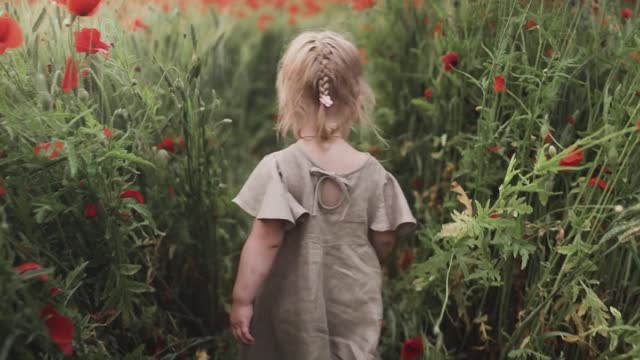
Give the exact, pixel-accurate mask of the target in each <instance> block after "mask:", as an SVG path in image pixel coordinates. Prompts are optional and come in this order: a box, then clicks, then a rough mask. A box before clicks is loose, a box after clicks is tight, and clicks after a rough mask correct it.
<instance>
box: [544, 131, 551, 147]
mask: <svg viewBox="0 0 640 360" xmlns="http://www.w3.org/2000/svg"><path fill="white" fill-rule="evenodd" d="M544 142H545V143H547V144H553V131H551V130H549V131H547V133H546V134H545V135H544Z"/></svg>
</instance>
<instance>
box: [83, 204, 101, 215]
mask: <svg viewBox="0 0 640 360" xmlns="http://www.w3.org/2000/svg"><path fill="white" fill-rule="evenodd" d="M96 216H98V205H96V204H93V203H86V204H84V217H85V218H87V219H93V218H95V217H96Z"/></svg>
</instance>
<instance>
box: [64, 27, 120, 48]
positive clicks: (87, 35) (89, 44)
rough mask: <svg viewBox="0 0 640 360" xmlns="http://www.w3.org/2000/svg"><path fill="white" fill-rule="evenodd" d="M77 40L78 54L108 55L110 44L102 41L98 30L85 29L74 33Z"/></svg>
mask: <svg viewBox="0 0 640 360" xmlns="http://www.w3.org/2000/svg"><path fill="white" fill-rule="evenodd" d="M73 36H74V37H75V40H76V52H79V53H87V54H95V53H97V52H98V51H100V52H103V53H105V54H108V53H109V51H108V49H109V48H110V47H111V45H110V44H107V43H106V42H104V41H102V40H100V36H101V35H100V31H98V29H90V28H83V29H80V31H76V32H74V33H73Z"/></svg>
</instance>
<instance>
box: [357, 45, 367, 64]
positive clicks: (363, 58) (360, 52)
mask: <svg viewBox="0 0 640 360" xmlns="http://www.w3.org/2000/svg"><path fill="white" fill-rule="evenodd" d="M358 55H359V56H360V62H361V63H362V64H366V63H367V52H366V50H365V49H364V48H358Z"/></svg>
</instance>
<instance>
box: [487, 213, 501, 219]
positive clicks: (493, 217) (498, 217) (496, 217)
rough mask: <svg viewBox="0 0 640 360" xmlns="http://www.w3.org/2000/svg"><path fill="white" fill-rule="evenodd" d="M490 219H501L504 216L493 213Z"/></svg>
mask: <svg viewBox="0 0 640 360" xmlns="http://www.w3.org/2000/svg"><path fill="white" fill-rule="evenodd" d="M489 217H490V218H492V219H500V218H501V217H502V215H501V214H498V213H491V214H489Z"/></svg>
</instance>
